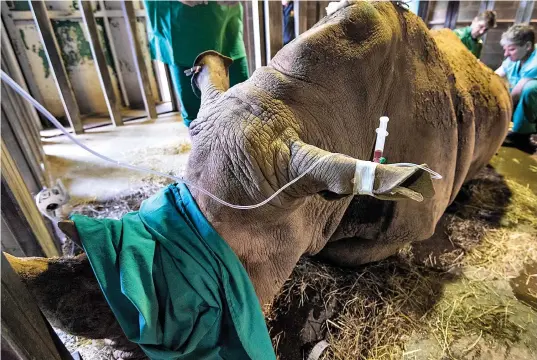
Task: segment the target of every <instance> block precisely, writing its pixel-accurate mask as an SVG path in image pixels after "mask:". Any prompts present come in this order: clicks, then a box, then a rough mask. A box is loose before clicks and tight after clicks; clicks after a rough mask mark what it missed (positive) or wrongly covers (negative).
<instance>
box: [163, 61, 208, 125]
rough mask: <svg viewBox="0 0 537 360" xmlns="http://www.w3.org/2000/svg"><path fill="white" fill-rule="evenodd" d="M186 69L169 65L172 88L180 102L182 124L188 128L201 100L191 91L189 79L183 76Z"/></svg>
mask: <svg viewBox="0 0 537 360" xmlns="http://www.w3.org/2000/svg"><path fill="white" fill-rule="evenodd" d="M187 69H188V67H184V66H177V65H170V73H171V77H172V82H173V87H174V89H175V92H176V93H177V95H178V97H179V100H180V101H181V115H182V116H183V122H184V123H185V125H186V126H187V127H189V126H190V123H191V122H192V120H194V119H195V118H196V117H197V116H198V111H199V109H200V102H201V100H200V98H198V97H197V96H196V95H195V94H194V92H193V91H192V85H191V83H190V81H191V80H190V77H189V76H186V75H185V70H187Z"/></svg>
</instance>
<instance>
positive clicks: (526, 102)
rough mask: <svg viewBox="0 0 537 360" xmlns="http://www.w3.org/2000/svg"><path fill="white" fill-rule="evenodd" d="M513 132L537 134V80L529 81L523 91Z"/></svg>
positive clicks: (517, 107) (515, 116) (516, 111)
mask: <svg viewBox="0 0 537 360" xmlns="http://www.w3.org/2000/svg"><path fill="white" fill-rule="evenodd" d="M513 132H516V133H520V134H533V133H536V132H537V80H530V81H528V82H527V83H526V85H524V88H523V89H522V94H520V100H519V101H518V104H517V106H516V107H515V111H514V112H513Z"/></svg>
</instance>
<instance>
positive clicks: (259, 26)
mask: <svg viewBox="0 0 537 360" xmlns="http://www.w3.org/2000/svg"><path fill="white" fill-rule="evenodd" d="M259 5H260V4H259V1H258V0H252V23H253V27H254V45H255V68H256V69H258V68H260V67H261V66H263V65H266V64H267V63H266V57H265V24H264V22H263V21H262V20H263V19H264V16H263V14H264V10H263V6H259Z"/></svg>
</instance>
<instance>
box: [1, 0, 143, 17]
mask: <svg viewBox="0 0 537 360" xmlns="http://www.w3.org/2000/svg"><path fill="white" fill-rule="evenodd" d="M99 1H101V0H99ZM2 2H4V1H2ZM6 8H7V6H6ZM8 10H9V8H8ZM134 11H135V13H136V17H145V16H146V12H145V10H143V9H136V10H134ZM2 12H4V8H2ZM48 14H49V19H51V20H75V19H82V13H81V12H80V11H65V10H50V11H49V12H48ZM93 16H94V17H95V18H113V17H123V12H122V11H121V10H105V11H103V10H102V9H101V10H99V11H96V12H95V13H94V14H93ZM10 17H11V18H12V19H13V20H15V21H17V20H33V17H32V14H31V13H30V12H27V11H12V12H11V13H10Z"/></svg>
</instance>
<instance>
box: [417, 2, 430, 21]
mask: <svg viewBox="0 0 537 360" xmlns="http://www.w3.org/2000/svg"><path fill="white" fill-rule="evenodd" d="M418 16H419V17H420V18H421V19H422V20H423V22H424V23H425V25H427V24H428V22H427V21H428V20H429V1H423V0H421V1H420V3H419V4H418Z"/></svg>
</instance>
